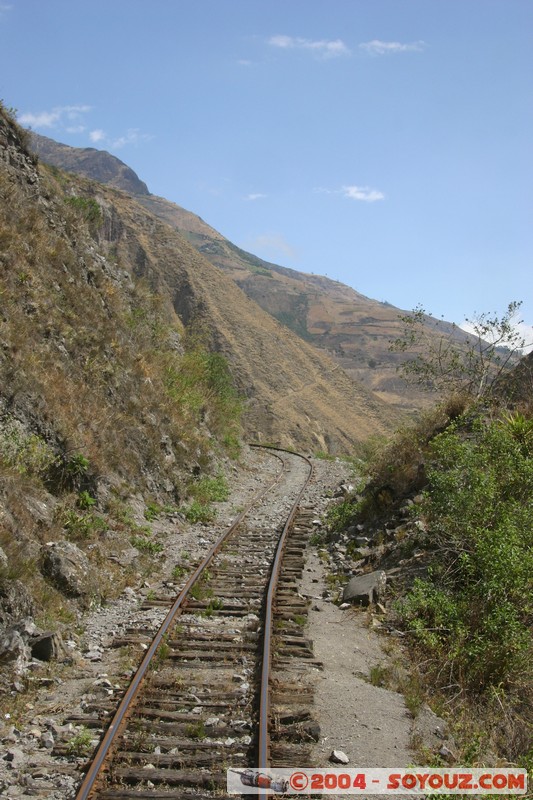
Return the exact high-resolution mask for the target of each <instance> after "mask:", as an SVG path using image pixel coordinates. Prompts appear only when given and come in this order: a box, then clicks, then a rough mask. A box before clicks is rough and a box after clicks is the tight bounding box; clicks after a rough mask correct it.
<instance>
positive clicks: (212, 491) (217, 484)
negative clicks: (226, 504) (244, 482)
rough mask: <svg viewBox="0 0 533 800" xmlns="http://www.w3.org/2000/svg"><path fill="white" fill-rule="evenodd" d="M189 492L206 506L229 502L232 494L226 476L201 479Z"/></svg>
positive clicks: (190, 486)
mask: <svg viewBox="0 0 533 800" xmlns="http://www.w3.org/2000/svg"><path fill="white" fill-rule="evenodd" d="M188 492H189V494H190V495H191V497H194V498H195V499H196V500H198V501H199V502H200V503H204V504H205V503H215V502H222V501H224V500H227V499H228V497H229V493H230V492H229V488H228V483H227V481H226V478H225V477H224V475H217V476H216V477H215V478H209V477H205V478H201V479H200V480H198V481H196V482H195V483H192V484H190V485H189V486H188Z"/></svg>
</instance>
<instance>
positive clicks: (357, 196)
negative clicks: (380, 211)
mask: <svg viewBox="0 0 533 800" xmlns="http://www.w3.org/2000/svg"><path fill="white" fill-rule="evenodd" d="M313 191H314V192H316V193H317V194H341V195H342V196H343V197H346V198H347V199H348V200H362V201H363V202H365V203H375V202H376V201H377V200H384V199H385V195H384V194H383V192H380V191H379V190H378V189H371V188H370V187H369V186H343V187H342V189H324V188H322V187H318V188H316V189H313Z"/></svg>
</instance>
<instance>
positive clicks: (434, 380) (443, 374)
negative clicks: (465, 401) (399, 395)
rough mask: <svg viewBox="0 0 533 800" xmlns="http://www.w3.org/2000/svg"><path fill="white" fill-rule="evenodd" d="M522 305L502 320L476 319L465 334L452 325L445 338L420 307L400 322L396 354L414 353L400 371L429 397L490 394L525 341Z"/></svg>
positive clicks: (393, 347) (492, 317)
mask: <svg viewBox="0 0 533 800" xmlns="http://www.w3.org/2000/svg"><path fill="white" fill-rule="evenodd" d="M521 305H522V303H521V302H518V301H513V302H512V303H509V305H508V307H507V311H506V312H505V313H504V314H503V316H502V317H498V316H496V315H495V314H493V315H492V314H489V313H483V314H478V315H477V316H475V317H474V319H472V320H469V319H467V322H468V323H469V325H470V326H471V329H472V331H471V333H469V334H467V333H465V332H464V331H462V330H461V329H460V328H459V327H458V326H457V325H455V323H454V324H452V325H451V328H450V326H447V327H448V330H447V332H446V333H444V332H441V331H439V323H438V322H436V323H435V322H433V325H431V324H430V323H431V318H430V316H429V315H428V314H427V313H426V311H425V310H424V309H423V308H422V307H421V306H417V307H416V308H415V309H414V310H413V312H412V313H411V314H406V315H403V316H400V320H401V321H402V322H403V323H404V329H403V332H402V335H401V336H399V337H398V338H397V339H395V340H394V341H391V343H390V348H389V349H390V350H391V351H392V352H397V353H407V352H409V351H414V352H415V353H416V354H415V355H414V357H413V358H411V359H408V360H407V361H405V362H404V363H403V364H402V365H401V368H400V369H401V371H402V373H403V376H404V378H405V379H406V380H407V381H408V382H410V383H415V384H417V385H419V386H421V387H422V388H424V389H427V390H428V391H437V392H446V393H454V392H463V393H467V394H470V395H472V396H474V397H476V398H479V397H481V396H483V395H487V394H490V392H491V390H492V388H493V386H494V385H495V382H496V381H497V380H498V379H499V378H500V377H501V375H502V374H503V373H504V372H505V371H506V370H507V369H509V367H510V366H511V365H512V364H513V363H514V362H515V361H516V360H517V358H518V356H519V355H521V352H522V350H523V348H524V346H525V340H524V339H523V338H522V336H521V334H520V333H519V332H518V331H517V329H516V326H517V325H519V324H520V323H521V322H522V320H517V319H516V316H517V313H518V310H519V308H520V306H521Z"/></svg>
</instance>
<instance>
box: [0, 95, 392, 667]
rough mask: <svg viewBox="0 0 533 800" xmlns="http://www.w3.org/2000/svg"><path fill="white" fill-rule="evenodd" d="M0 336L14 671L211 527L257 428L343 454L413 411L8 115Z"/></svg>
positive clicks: (0, 537) (0, 505)
mask: <svg viewBox="0 0 533 800" xmlns="http://www.w3.org/2000/svg"><path fill="white" fill-rule="evenodd" d="M109 158H111V157H109ZM108 163H109V162H108V161H105V162H104V165H103V168H104V167H107V165H108ZM113 163H114V162H113ZM122 167H124V165H122ZM122 167H121V168H120V174H121V176H122V179H124V178H126V179H127V180H128V181H129V180H130V178H131V176H129V175H128V173H127V172H126V171H125V169H126V168H124V169H122ZM0 339H1V347H0V478H1V481H0V630H1V631H2V633H1V635H0V663H3V662H6V663H9V664H11V665H13V664H17V663H19V661H20V659H22V660H24V659H27V654H28V647H27V644H28V641H30V640H31V636H32V635H33V634H32V631H33V628H32V626H33V625H34V624H35V623H36V624H37V626H38V628H40V629H41V630H42V629H43V628H44V629H47V628H50V629H51V630H53V631H56V630H58V629H59V630H61V628H62V626H72V625H73V624H74V623H75V621H76V619H77V618H78V614H79V611H80V608H87V607H89V606H91V605H92V604H93V603H101V602H105V600H106V599H107V598H111V597H115V596H117V595H118V594H120V592H121V591H122V590H123V589H124V587H125V586H127V585H130V584H131V583H136V582H138V581H139V580H143V576H146V575H149V574H150V572H151V570H152V569H153V568H154V563H155V562H154V559H161V558H163V557H164V550H165V541H166V539H165V537H166V536H167V535H168V531H169V530H174V531H175V530H176V529H177V528H178V527H179V526H182V525H183V524H184V523H185V520H189V521H191V522H207V521H210V520H212V518H213V513H214V512H213V509H212V507H211V503H212V502H213V501H216V500H217V499H220V497H221V495H224V496H226V494H227V491H228V486H227V483H226V480H225V478H224V474H223V473H224V469H226V472H227V471H228V469H227V468H228V466H229V465H228V459H232V458H233V459H235V458H238V456H239V450H240V446H241V441H242V438H243V436H245V437H248V438H252V439H255V440H259V441H261V440H263V441H265V440H266V441H277V442H279V443H281V444H283V445H286V446H289V447H298V448H309V450H310V451H315V450H322V451H326V452H328V451H329V452H343V451H347V450H349V449H351V448H353V447H354V446H356V445H357V443H358V442H363V441H364V440H365V439H366V438H367V437H368V436H371V435H375V434H378V433H380V434H384V433H386V432H387V431H390V430H391V429H392V428H393V426H394V424H395V420H396V418H397V416H396V414H395V413H394V412H393V411H392V410H391V409H389V408H388V407H387V406H386V405H385V404H383V403H382V402H381V401H380V400H379V399H378V398H377V397H375V396H374V395H373V394H372V393H371V392H369V391H367V390H366V389H365V388H364V387H362V386H360V385H358V384H357V383H355V382H353V381H352V380H351V379H350V378H349V377H348V376H347V375H346V374H345V373H344V372H343V371H342V370H340V369H339V368H338V367H337V366H336V365H335V363H334V362H332V361H331V360H330V359H329V358H328V357H327V356H326V355H323V354H320V353H316V352H315V351H314V349H313V348H311V347H310V346H308V345H306V344H305V343H303V342H301V340H300V339H298V337H297V336H296V335H295V334H293V333H292V332H291V331H289V330H287V329H286V328H284V327H283V326H281V325H280V324H279V323H278V322H276V321H275V320H273V319H272V317H271V316H269V315H268V314H266V313H264V312H263V311H262V310H261V309H260V308H259V307H258V306H257V305H256V304H254V303H253V302H252V301H251V300H249V299H248V298H247V297H246V296H245V295H244V294H243V293H242V292H241V290H240V289H238V287H236V286H235V284H234V283H233V281H231V280H230V279H229V278H228V277H227V276H226V275H224V273H223V272H222V271H221V270H220V269H218V268H216V267H214V266H213V265H212V264H211V263H210V262H209V261H207V260H206V259H205V258H203V256H202V255H201V254H199V253H198V252H197V250H195V249H194V248H193V247H192V246H191V245H190V244H189V242H187V240H186V239H184V238H183V237H182V236H180V235H179V233H178V232H177V231H176V230H175V229H174V228H172V227H170V226H168V225H167V224H166V223H165V222H164V221H162V220H161V219H158V218H157V217H155V216H153V214H151V213H150V212H149V211H147V210H146V209H144V208H143V207H142V206H140V205H139V204H138V202H136V200H135V199H133V198H132V197H131V196H130V195H128V194H126V193H125V192H123V191H121V190H118V189H116V188H113V187H110V186H103V185H101V184H98V183H95V182H94V181H92V180H89V179H87V178H84V177H80V176H78V175H75V174H72V173H66V172H63V171H61V170H59V169H57V168H55V167H49V166H46V165H43V164H40V163H39V162H38V159H37V158H36V157H35V156H34V155H33V154H32V152H31V150H30V149H29V136H28V134H27V132H25V131H23V130H21V129H20V128H19V127H18V126H17V125H16V123H15V122H14V120H13V119H12V118H11V117H10V115H9V114H8V113H6V112H5V110H4V109H3V108H0ZM164 523H165V524H164ZM28 620H30V621H31V624H29V623H28V624H29V627H28V624H27V621H28ZM23 640H24V641H23Z"/></svg>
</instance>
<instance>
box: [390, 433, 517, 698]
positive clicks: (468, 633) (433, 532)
mask: <svg viewBox="0 0 533 800" xmlns="http://www.w3.org/2000/svg"><path fill="white" fill-rule="evenodd" d="M516 427H517V426H516V420H509V419H507V420H503V421H501V422H492V423H487V422H486V421H484V420H481V419H476V420H475V421H474V423H473V424H471V425H469V426H468V429H467V430H465V429H464V426H462V425H461V422H460V421H458V422H457V423H454V424H453V425H451V426H450V428H449V429H448V430H447V431H445V432H444V433H442V434H440V435H438V436H437V437H436V438H435V440H434V442H433V444H432V446H431V451H432V458H431V463H430V465H429V467H428V471H427V475H428V483H429V485H428V489H427V492H426V497H425V500H424V502H423V505H422V512H423V514H424V515H425V517H426V520H427V523H428V526H429V531H430V537H431V539H432V542H433V545H434V547H435V549H436V558H435V563H434V565H433V568H432V570H431V573H430V576H429V578H428V579H426V580H418V581H416V582H415V584H414V586H413V588H412V590H411V592H410V593H409V594H408V595H407V597H406V598H405V600H404V601H403V602H402V603H401V605H400V611H401V614H402V616H403V619H404V621H405V623H406V625H407V627H409V628H410V629H411V630H413V631H414V632H415V633H416V635H417V637H418V639H419V641H420V642H421V643H422V645H423V646H424V647H426V648H427V649H428V650H429V651H430V653H432V654H433V656H434V657H435V658H436V659H438V660H441V661H445V662H447V664H448V668H447V669H446V670H444V671H445V672H446V675H447V676H448V679H450V677H452V676H453V678H454V679H455V680H456V681H457V682H458V683H459V684H460V685H462V686H467V687H468V688H469V689H472V690H476V691H480V690H483V689H485V688H486V687H488V686H498V685H506V684H508V683H509V682H511V681H517V680H518V678H519V676H520V675H523V674H524V672H525V671H527V670H528V669H529V670H531V668H530V667H528V666H527V664H528V658H529V657H530V656H531V648H532V639H531V629H530V623H531V615H532V613H533V591H532V589H533V583H532V576H533V513H532V510H533V509H532V505H531V498H532V497H533V458H532V457H531V455H530V451H529V447H528V446H526V447H525V446H524V439H523V437H522V436H521V435H520V436H517V431H516ZM522 429H523V425H522V423H520V430H522Z"/></svg>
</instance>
